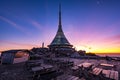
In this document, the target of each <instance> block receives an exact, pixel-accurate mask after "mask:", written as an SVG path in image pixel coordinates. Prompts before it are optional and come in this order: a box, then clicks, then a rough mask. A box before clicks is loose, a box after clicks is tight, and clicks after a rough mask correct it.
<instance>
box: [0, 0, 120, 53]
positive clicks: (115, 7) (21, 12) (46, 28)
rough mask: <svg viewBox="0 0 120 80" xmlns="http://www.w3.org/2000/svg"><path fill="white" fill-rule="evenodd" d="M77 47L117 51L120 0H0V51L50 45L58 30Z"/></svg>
mask: <svg viewBox="0 0 120 80" xmlns="http://www.w3.org/2000/svg"><path fill="white" fill-rule="evenodd" d="M59 3H61V5H62V26H63V31H64V33H65V35H66V37H67V39H68V40H69V42H70V43H71V44H72V45H74V47H75V48H76V49H77V50H86V51H87V52H95V53H102V52H103V53H104V52H105V53H120V0H0V51H2V50H8V49H31V48H33V47H41V44H42V42H44V43H45V46H47V45H49V44H50V43H51V42H52V40H53V38H54V36H55V35H56V32H57V29H58V5H59Z"/></svg>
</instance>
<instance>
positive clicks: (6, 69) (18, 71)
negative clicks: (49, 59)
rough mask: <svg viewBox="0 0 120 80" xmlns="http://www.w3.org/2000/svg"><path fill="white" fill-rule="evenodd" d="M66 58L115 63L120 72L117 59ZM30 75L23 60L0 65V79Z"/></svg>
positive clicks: (22, 78)
mask: <svg viewBox="0 0 120 80" xmlns="http://www.w3.org/2000/svg"><path fill="white" fill-rule="evenodd" d="M64 59H67V58H64ZM68 60H71V61H74V63H75V64H80V63H83V62H90V63H94V64H96V65H97V64H99V63H109V64H115V65H117V68H116V70H117V71H118V72H119V73H120V62H118V61H109V62H107V61H105V60H99V61H98V60H87V59H82V60H81V59H68ZM68 72H69V71H68ZM66 74H67V73H66ZM119 75H120V74H119ZM30 76H32V74H31V73H30V72H28V71H27V70H26V67H25V62H22V63H16V64H10V65H0V80H32V78H30ZM119 77H120V76H119Z"/></svg>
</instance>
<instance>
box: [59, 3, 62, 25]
mask: <svg viewBox="0 0 120 80" xmlns="http://www.w3.org/2000/svg"><path fill="white" fill-rule="evenodd" d="M60 25H62V24H61V4H59V26H60Z"/></svg>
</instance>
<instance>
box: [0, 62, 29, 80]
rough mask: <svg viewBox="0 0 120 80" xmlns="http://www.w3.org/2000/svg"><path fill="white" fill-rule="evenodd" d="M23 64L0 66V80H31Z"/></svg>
mask: <svg viewBox="0 0 120 80" xmlns="http://www.w3.org/2000/svg"><path fill="white" fill-rule="evenodd" d="M24 64H25V63H17V64H10V65H0V80H31V79H30V78H29V75H30V73H29V72H28V71H27V70H26V69H25V65H24Z"/></svg>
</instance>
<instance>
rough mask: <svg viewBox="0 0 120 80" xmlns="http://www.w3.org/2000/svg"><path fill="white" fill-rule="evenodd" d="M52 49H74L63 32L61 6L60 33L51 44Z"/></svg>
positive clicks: (58, 32)
mask: <svg viewBox="0 0 120 80" xmlns="http://www.w3.org/2000/svg"><path fill="white" fill-rule="evenodd" d="M48 47H49V48H50V49H61V48H62V49H66V48H72V45H71V44H70V43H69V41H68V40H67V38H66V37H65V35H64V32H63V30H62V22H61V4H59V24H58V31H57V34H56V36H55V38H54V39H53V41H52V42H51V44H50V45H48Z"/></svg>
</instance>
